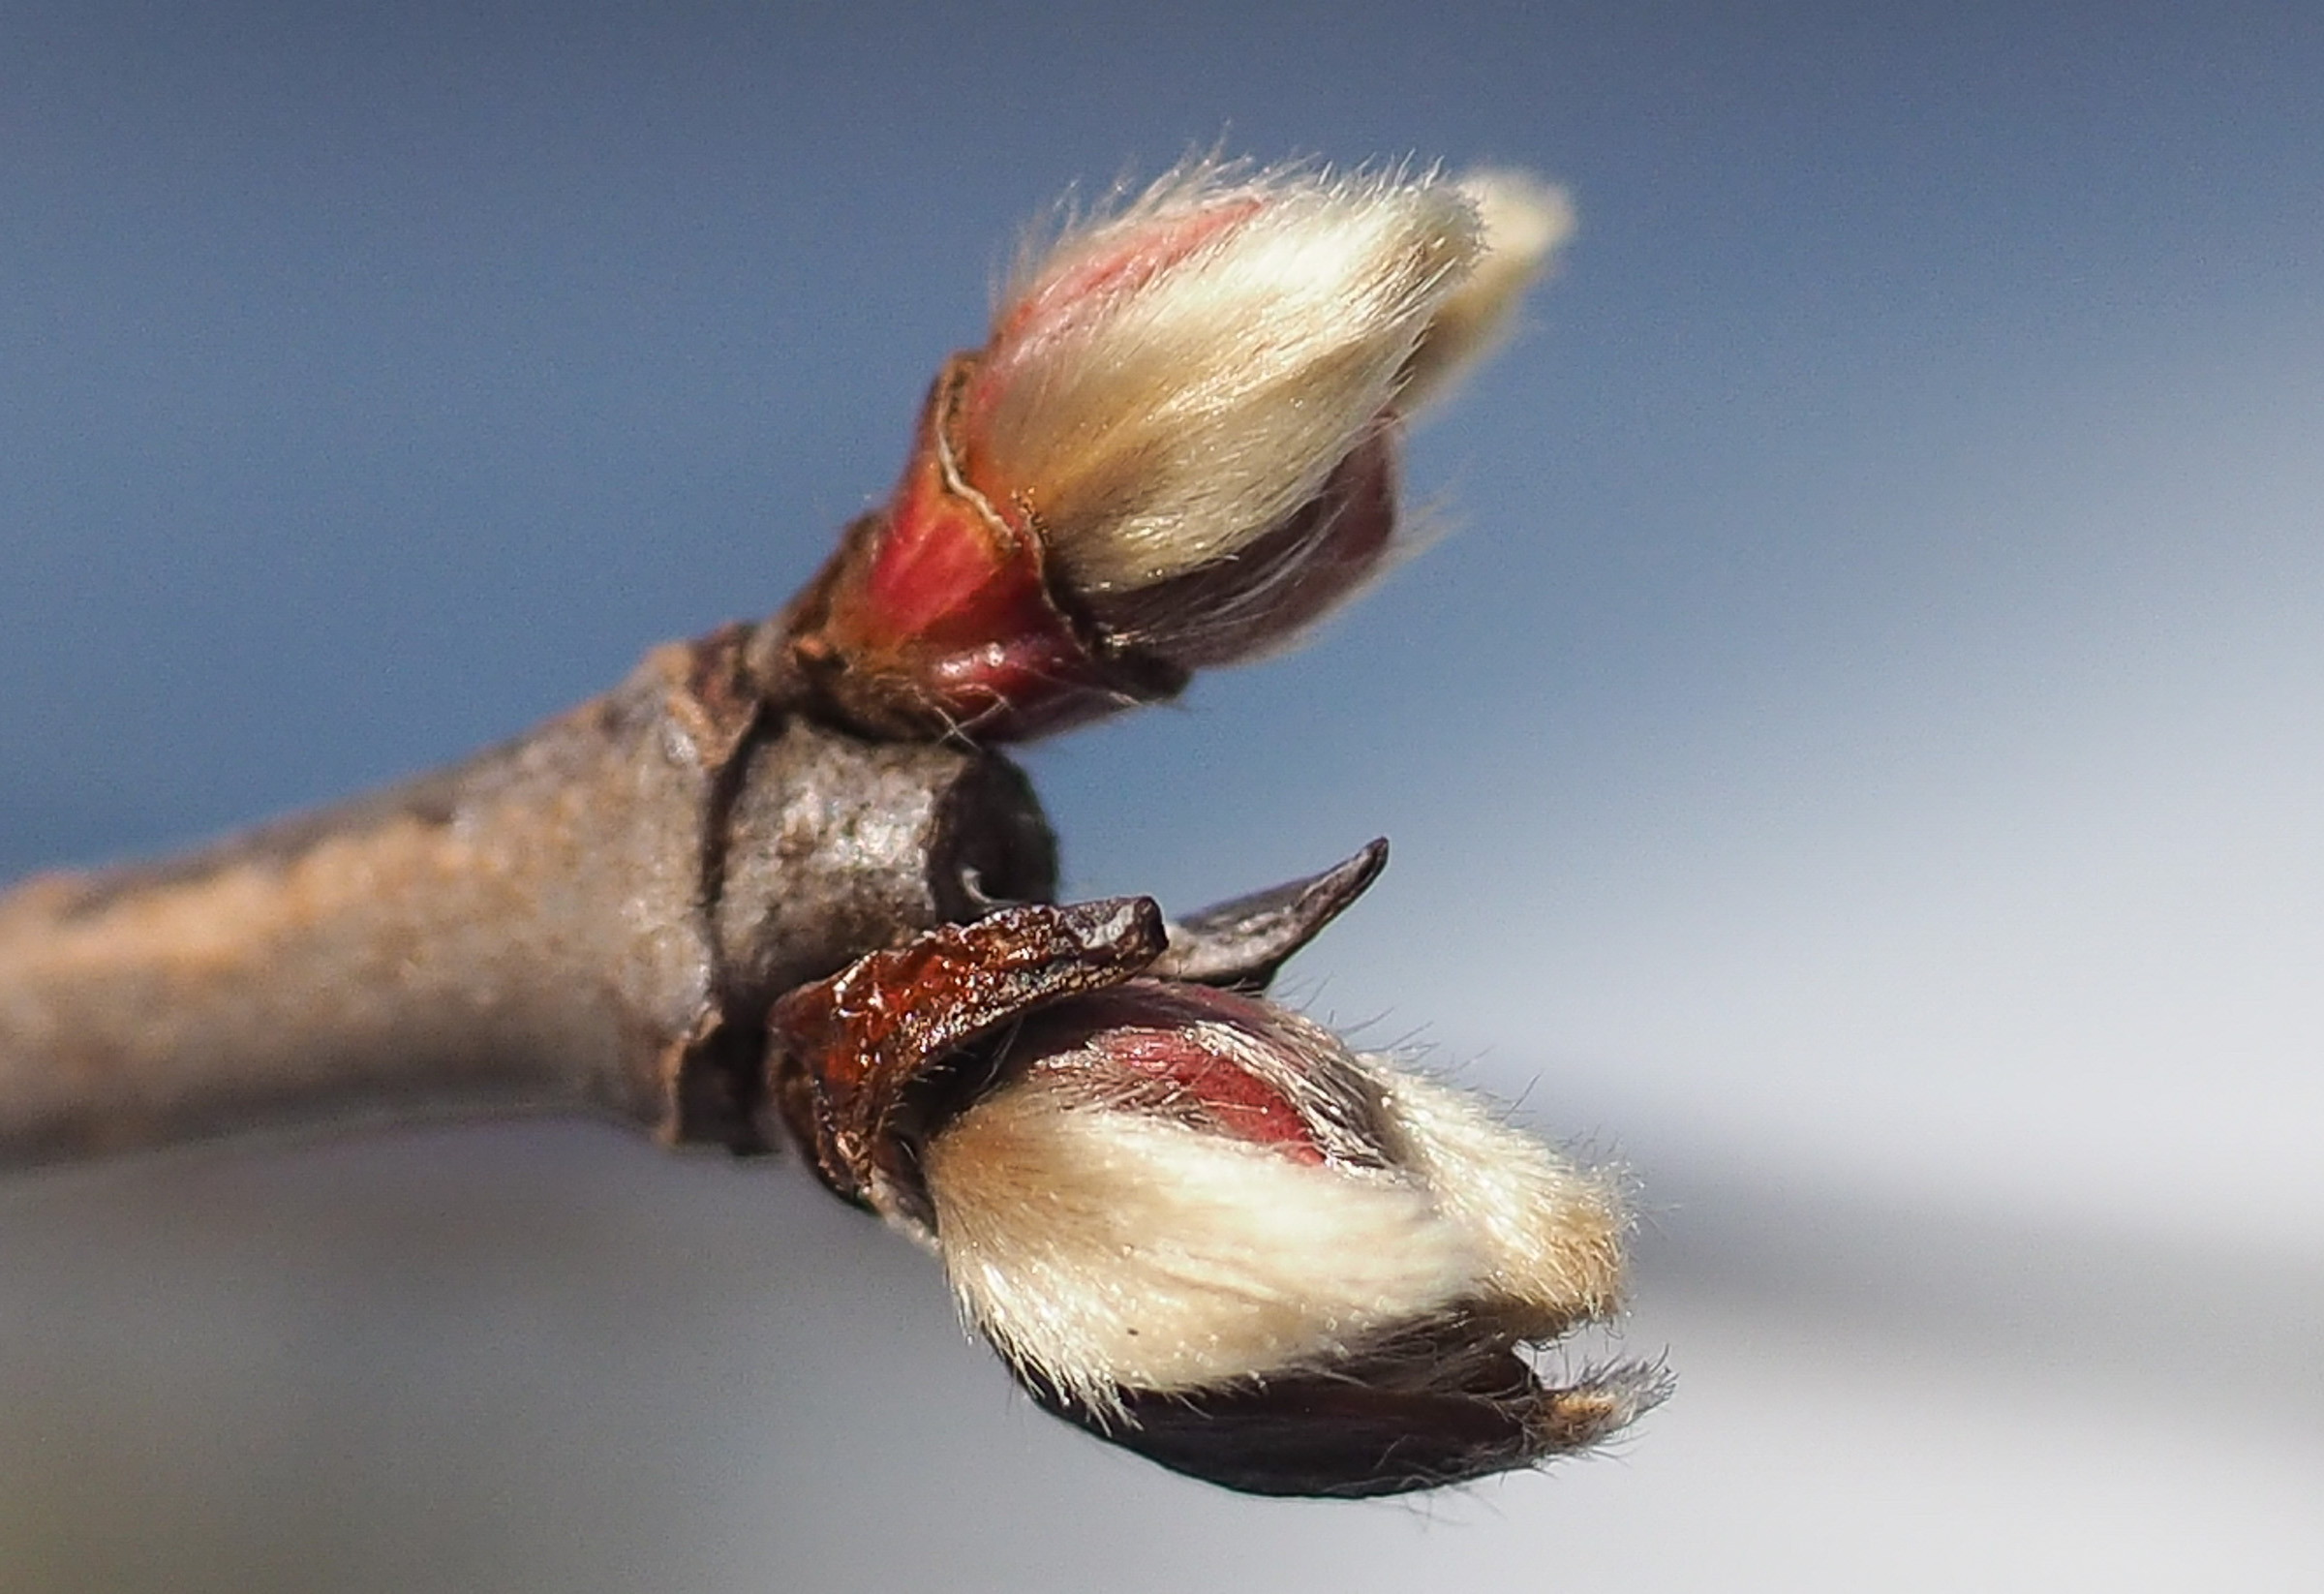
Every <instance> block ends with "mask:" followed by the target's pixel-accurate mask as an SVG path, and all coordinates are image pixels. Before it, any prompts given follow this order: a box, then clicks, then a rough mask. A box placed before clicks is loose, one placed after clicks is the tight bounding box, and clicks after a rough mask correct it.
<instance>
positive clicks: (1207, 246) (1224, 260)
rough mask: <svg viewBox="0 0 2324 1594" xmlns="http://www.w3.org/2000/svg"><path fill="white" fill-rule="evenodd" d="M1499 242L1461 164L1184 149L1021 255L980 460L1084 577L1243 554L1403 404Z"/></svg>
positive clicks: (972, 402)
mask: <svg viewBox="0 0 2324 1594" xmlns="http://www.w3.org/2000/svg"><path fill="white" fill-rule="evenodd" d="M1483 248H1484V241H1483V222H1482V221H1481V219H1480V217H1479V213H1478V208H1477V205H1476V202H1475V201H1474V200H1473V199H1471V198H1470V197H1469V196H1467V195H1466V194H1464V193H1463V192H1462V191H1461V190H1460V189H1459V188H1458V187H1457V186H1456V185H1455V184H1453V183H1451V182H1448V181H1444V180H1441V179H1438V178H1434V177H1425V178H1420V179H1414V178H1410V177H1408V176H1406V175H1404V174H1403V173H1401V172H1397V171H1392V170H1391V171H1368V172H1353V173H1342V174H1333V173H1330V172H1326V171H1322V170H1320V169H1312V168H1304V167H1291V168H1278V169H1261V170H1253V169H1249V168H1246V167H1242V166H1238V165H1228V164H1220V163H1216V162H1197V163H1194V164H1191V165H1188V166H1185V167H1182V168H1180V169H1177V170H1176V171H1173V172H1171V173H1170V174H1169V175H1167V176H1165V177H1163V178H1162V179H1161V180H1159V181H1157V182H1155V183H1154V184H1152V185H1151V186H1149V187H1148V188H1147V189H1146V190H1145V191H1144V192H1143V193H1141V194H1139V195H1137V196H1136V197H1135V198H1133V199H1130V200H1129V201H1128V202H1127V203H1126V204H1124V205H1123V206H1122V207H1121V208H1119V209H1118V210H1116V211H1115V212H1113V213H1111V214H1106V215H1101V216H1099V217H1097V218H1095V219H1092V220H1089V221H1086V222H1084V223H1082V224H1081V225H1079V226H1076V227H1074V228H1071V229H1069V230H1067V231H1066V232H1065V233H1064V234H1063V235H1062V236H1061V237H1059V238H1058V239H1057V240H1056V241H1055V244H1054V245H1053V246H1052V247H1051V248H1050V249H1049V250H1048V251H1047V252H1045V253H1044V254H1042V255H1041V256H1040V257H1039V258H1037V259H1035V260H1032V261H1029V262H1028V263H1027V264H1026V265H1024V266H1023V267H1021V268H1020V270H1019V273H1018V275H1017V278H1016V280H1015V281H1014V282H1012V284H1011V285H1010V289H1009V291H1008V293H1007V296H1006V298H1005V301H1004V303H1003V305H1002V308H1001V310H1000V312H999V314H998V316H997V318H996V320H995V324H994V336H993V341H992V343H991V344H990V345H989V346H988V350H987V355H986V360H985V363H984V366H983V367H982V369H980V370H979V372H978V373H977V375H976V377H975V379H974V380H973V381H972V383H970V385H969V389H968V391H967V393H966V395H965V396H964V400H963V413H962V421H963V426H962V436H961V438H960V439H959V444H960V445H961V446H962V448H963V453H964V455H965V458H964V459H963V468H964V474H965V475H966V476H967V478H968V479H969V480H970V481H971V482H972V483H975V484H976V485H978V486H979V488H980V489H982V490H984V491H986V492H987V493H988V495H989V496H994V497H995V498H996V499H998V500H1000V501H1001V502H1002V503H1005V504H1010V505H1014V506H1019V507H1020V508H1021V509H1022V510H1024V512H1028V513H1029V514H1030V516H1031V517H1032V518H1034V519H1035V520H1036V521H1037V522H1038V523H1039V525H1040V526H1041V527H1042V529H1043V530H1044V532H1045V534H1046V535H1047V536H1048V537H1049V539H1050V541H1049V549H1050V552H1051V554H1052V556H1053V557H1054V558H1055V561H1056V563H1057V565H1058V567H1060V570H1061V572H1062V574H1063V575H1064V577H1065V578H1066V579H1067V580H1068V581H1069V582H1070V583H1071V584H1072V585H1073V587H1074V588H1076V589H1077V590H1081V591H1086V592H1088V593H1092V594H1104V593H1107V592H1111V591H1116V590H1121V589H1131V588H1137V587H1141V586H1146V585H1148V584H1150V583H1153V582H1155V581H1159V580H1164V579H1167V578H1169V577H1172V576H1176V575H1179V574H1182V573H1184V572H1185V571H1187V570H1189V569H1191V568H1194V567H1197V566H1201V565H1204V564H1208V563H1211V562H1214V561H1217V560H1219V559H1222V558H1225V557H1228V556H1230V555H1232V554H1233V553H1235V552H1236V551H1237V550H1238V548H1240V547H1241V546H1243V545H1244V544H1246V543H1247V542H1249V541H1250V540H1251V539H1253V538H1255V537H1258V536H1261V535H1262V534H1264V533H1266V532H1267V531H1269V529H1270V528H1272V527H1274V526H1276V525H1278V524H1280V523H1281V522H1283V521H1285V520H1286V519H1288V518H1289V517H1290V516H1291V515H1292V514H1293V513H1294V512H1295V511H1297V510H1298V509H1300V506H1303V505H1305V504H1307V503H1308V502H1309V501H1310V500H1312V499H1314V498H1315V496H1316V495H1317V493H1318V491H1319V490H1320V489H1321V488H1322V486H1323V484H1324V481H1325V478H1326V477H1327V476H1328V475H1330V473H1331V471H1332V470H1333V469H1334V468H1335V467H1336V466H1337V465H1338V464H1339V462H1340V461H1341V460H1343V459H1345V458H1346V457H1347V456H1348V455H1349V454H1350V453H1351V452H1352V451H1353V450H1354V449H1355V448H1356V446H1357V444H1359V443H1360V442H1361V440H1362V438H1363V437H1364V435H1365V433H1366V432H1367V431H1368V430H1369V429H1370V428H1371V427H1372V426H1373V424H1374V422H1375V421H1376V420H1378V418H1379V417H1380V416H1381V415H1382V414H1383V413H1384V412H1385V411H1387V410H1388V409H1389V408H1390V407H1391V404H1392V403H1393V401H1394V399H1395V397H1396V393H1397V389H1398V386H1399V384H1400V383H1401V381H1402V374H1403V372H1404V370H1405V367H1406V365H1407V363H1408V362H1409V361H1410V360H1411V359H1412V357H1413V355H1414V353H1416V351H1417V350H1418V349H1419V348H1420V346H1421V343H1422V337H1423V335H1424V333H1425V332H1426V330H1427V327H1428V325H1429V322H1430V320H1431V318H1432V317H1433V316H1434V315H1435V314H1436V313H1437V311H1438V310H1439V308H1440V307H1441V306H1442V305H1443V304H1444V303H1445V301H1446V300H1447V299H1448V298H1449V297H1450V296H1451V295H1452V293H1453V292H1454V291H1457V290H1458V289H1459V287H1460V286H1461V285H1462V284H1463V283H1464V282H1465V281H1466V280H1468V278H1469V277H1470V275H1471V274H1472V272H1473V271H1474V270H1475V268H1476V266H1477V264H1478V261H1479V260H1480V258H1481V256H1482V254H1483ZM1003 512H1006V511H1005V509H1004V511H1003Z"/></svg>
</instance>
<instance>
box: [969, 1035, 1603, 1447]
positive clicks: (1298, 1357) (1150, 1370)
mask: <svg viewBox="0 0 2324 1594" xmlns="http://www.w3.org/2000/svg"><path fill="white" fill-rule="evenodd" d="M1356 1060H1357V1064H1358V1067H1359V1068H1360V1069H1361V1072H1362V1074H1364V1075H1365V1076H1367V1077H1368V1079H1369V1080H1370V1082H1371V1083H1372V1084H1373V1086H1374V1087H1376V1088H1377V1089H1378V1091H1379V1098H1378V1102H1377V1110H1378V1111H1379V1113H1380V1114H1381V1117H1382V1121H1383V1125H1384V1127H1385V1128H1386V1130H1387V1131H1388V1138H1389V1139H1390V1140H1391V1142H1392V1143H1393V1144H1391V1145H1389V1146H1387V1147H1384V1148H1383V1150H1385V1151H1386V1152H1387V1165H1386V1166H1382V1167H1368V1166H1354V1165H1351V1164H1349V1163H1347V1162H1345V1161H1341V1160H1339V1159H1328V1160H1325V1161H1323V1162H1312V1161H1307V1160H1303V1159H1301V1158H1299V1157H1296V1156H1293V1155H1290V1154H1286V1153H1285V1152H1284V1151H1283V1150H1281V1149H1278V1148H1271V1147H1269V1146H1266V1145H1258V1144H1252V1143H1250V1142H1247V1141H1243V1140H1238V1139H1236V1138H1233V1137H1230V1136H1226V1135H1222V1134H1219V1133H1216V1132H1213V1131H1208V1130H1206V1129H1203V1128H1198V1127H1195V1126H1193V1125H1190V1124H1188V1123H1185V1122H1182V1121H1177V1120H1174V1119H1171V1118H1169V1117H1167V1116H1162V1115H1156V1114H1153V1113H1150V1112H1141V1111H1137V1110H1132V1109H1125V1108H1123V1107H1122V1106H1120V1105H1119V1104H1118V1103H1116V1102H1113V1101H1109V1100H1106V1099H1103V1098H1102V1097H1098V1096H1095V1095H1093V1094H1092V1093H1091V1091H1090V1089H1089V1088H1088V1083H1087V1081H1086V1079H1084V1078H1081V1077H1079V1076H1076V1075H1074V1074H1071V1073H1066V1072H1042V1071H1034V1072H1031V1073H1029V1074H1026V1075H1024V1076H1022V1077H1020V1078H1017V1079H1014V1080H1012V1081H1010V1082H1009V1083H1007V1084H1005V1085H1004V1086H1002V1087H1001V1088H997V1089H995V1090H994V1092H993V1093H992V1094H990V1095H989V1096H987V1097H986V1098H985V1099H983V1100H981V1101H979V1102H977V1103H976V1104H975V1105H973V1106H971V1107H970V1108H968V1109H967V1111H966V1112H964V1113H963V1114H962V1115H961V1116H960V1118H959V1119H957V1120H956V1121H954V1122H953V1123H951V1124H950V1125H949V1126H947V1127H946V1128H945V1129H944V1130H943V1131H942V1132H941V1133H940V1134H938V1135H937V1136H935V1137H934V1139H933V1141H932V1142H931V1143H930V1144H929V1146H928V1148H927V1150H926V1153H925V1158H924V1162H923V1171H924V1173H925V1175H926V1178H927V1185H928V1189H929V1192H930V1195H931V1198H932V1202H933V1208H934V1211H935V1218H936V1222H935V1231H936V1243H937V1247H938V1249H939V1251H940V1252H941V1254H942V1257H943V1261H944V1266H945V1270H946V1272H947V1274H948V1275H949V1277H950V1279H951V1282H952V1287H953V1291H954V1293H955V1295H956V1297H957V1299H958V1301H959V1303H960V1305H961V1309H962V1311H963V1315H964V1316H965V1317H966V1319H967V1320H968V1321H969V1323H970V1324H971V1325H973V1326H974V1327H975V1328H976V1329H978V1330H979V1331H981V1332H982V1333H984V1334H985V1335H986V1336H987V1337H989V1338H990V1339H991V1340H992V1341H993V1343H994V1345H995V1346H996V1347H998V1349H999V1350H1000V1352H1001V1353H1002V1354H1003V1355H1004V1356H1006V1357H1007V1358H1009V1360H1010V1361H1011V1362H1013V1363H1014V1364H1016V1365H1017V1366H1018V1367H1019V1369H1020V1370H1021V1371H1023V1372H1024V1373H1027V1374H1029V1375H1031V1376H1033V1377H1035V1378H1037V1379H1039V1380H1040V1381H1041V1382H1043V1383H1044V1384H1046V1385H1048V1386H1049V1387H1050V1388H1051V1389H1053V1390H1055V1392H1057V1393H1058V1394H1060V1395H1065V1396H1066V1397H1068V1398H1069V1399H1072V1400H1074V1401H1076V1402H1077V1403H1079V1404H1081V1405H1082V1406H1084V1407H1085V1408H1086V1409H1089V1410H1091V1411H1094V1412H1097V1413H1100V1414H1105V1413H1109V1412H1113V1411H1116V1410H1117V1409H1118V1405H1119V1395H1118V1394H1117V1393H1116V1392H1117V1391H1118V1390H1119V1389H1121V1388H1125V1387H1126V1388H1131V1389H1136V1390H1139V1391H1150V1392H1157V1393H1171V1392H1190V1391H1194V1390H1199V1389H1203V1388H1208V1387H1215V1386H1219V1385H1223V1384H1228V1383H1232V1382H1234V1381H1237V1380H1242V1379H1251V1378H1264V1377H1266V1376H1267V1375H1269V1374H1283V1373H1290V1372H1295V1371H1304V1370H1311V1369H1316V1368H1321V1367H1325V1366H1328V1365H1330V1364H1332V1363H1334V1362H1337V1361H1340V1360H1342V1359H1344V1358H1346V1357H1348V1356H1350V1355H1353V1354H1357V1353H1360V1352H1361V1351H1362V1350H1363V1349H1365V1348H1366V1346H1367V1345H1377V1344H1378V1343H1380V1342H1382V1341H1383V1340H1384V1339H1385V1338H1388V1337H1391V1336H1393V1335H1396V1334H1400V1333H1407V1332H1411V1331H1425V1330H1427V1329H1428V1328H1430V1327H1431V1326H1432V1325H1433V1324H1434V1323H1436V1322H1438V1321H1440V1320H1442V1319H1444V1318H1445V1317H1446V1316H1447V1315H1448V1314H1452V1313H1455V1312H1476V1313H1481V1314H1483V1315H1485V1316H1488V1317H1490V1318H1491V1319H1492V1320H1494V1321H1495V1322H1497V1323H1499V1324H1501V1325H1502V1326H1503V1327H1505V1328H1507V1329H1508V1330H1510V1331H1511V1332H1513V1333H1515V1334H1517V1335H1519V1336H1523V1337H1543V1338H1546V1337H1551V1336H1554V1335H1555V1334H1557V1333H1562V1332H1564V1331H1565V1330H1566V1329H1567V1328H1569V1327H1571V1326H1572V1325H1573V1323H1575V1321H1576V1320H1578V1319H1580V1318H1583V1317H1588V1316H1594V1315H1597V1314H1599V1313H1601V1312H1603V1311H1605V1309H1607V1308H1608V1307H1609V1306H1610V1305H1611V1304H1612V1303H1613V1301H1614V1299H1615V1297H1616V1295H1617V1293H1618V1286H1619V1277H1620V1272H1621V1241H1622V1237H1623V1234H1624V1231H1625V1226H1626V1219H1625V1217H1624V1215H1623V1211H1622V1206H1621V1202H1620V1199H1619V1195H1618V1192H1617V1189H1616V1185H1615V1181H1614V1180H1612V1179H1611V1178H1610V1177H1608V1176H1607V1175H1605V1174H1603V1173H1598V1172H1591V1171H1585V1170H1583V1169H1580V1168H1578V1167H1576V1166H1575V1165H1574V1164H1572V1163H1570V1162H1568V1161H1567V1160H1566V1159H1564V1158H1562V1157H1560V1156H1559V1155H1557V1154H1556V1153H1555V1152H1553V1151H1552V1150H1550V1149H1549V1148H1548V1147H1546V1146H1544V1144H1542V1143H1541V1142H1540V1141H1538V1140H1536V1139H1534V1138H1533V1137H1531V1136H1529V1135H1527V1134H1524V1133H1522V1132H1520V1131H1518V1130H1515V1129H1513V1128H1511V1127H1509V1126H1508V1125H1507V1124H1505V1123H1503V1122H1501V1121H1500V1120H1499V1119H1497V1118H1496V1117H1495V1116H1494V1115H1493V1114H1492V1113H1491V1112H1490V1111H1489V1110H1488V1109H1487V1108H1486V1107H1484V1106H1483V1104H1482V1103H1481V1102H1479V1101H1477V1100H1476V1099H1474V1098H1472V1097H1470V1096H1468V1095H1466V1094H1464V1093H1462V1092H1460V1091H1457V1090H1454V1089H1452V1088H1449V1087H1447V1086H1444V1085H1441V1084H1438V1083H1436V1082H1435V1081H1432V1080H1427V1079H1423V1078H1421V1077H1419V1076H1417V1075H1415V1074H1411V1073H1408V1072H1406V1071H1404V1070H1401V1069H1398V1068H1396V1067H1393V1066H1392V1065H1391V1064H1390V1063H1388V1062H1387V1061H1386V1060H1384V1059H1382V1058H1359V1059H1356Z"/></svg>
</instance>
